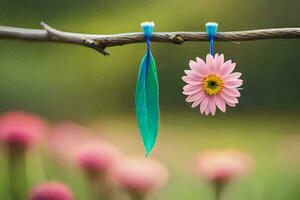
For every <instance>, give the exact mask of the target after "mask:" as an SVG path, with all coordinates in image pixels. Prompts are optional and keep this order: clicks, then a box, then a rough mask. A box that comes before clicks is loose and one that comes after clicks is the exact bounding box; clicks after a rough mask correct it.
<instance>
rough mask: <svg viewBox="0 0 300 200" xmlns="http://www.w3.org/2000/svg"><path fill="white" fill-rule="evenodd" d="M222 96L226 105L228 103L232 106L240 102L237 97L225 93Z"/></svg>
mask: <svg viewBox="0 0 300 200" xmlns="http://www.w3.org/2000/svg"><path fill="white" fill-rule="evenodd" d="M221 95H222V97H223V99H224V100H225V101H226V103H227V102H228V103H230V104H236V103H238V102H239V101H238V100H237V98H236V97H233V96H229V95H227V94H225V93H224V92H223V91H222V92H221Z"/></svg>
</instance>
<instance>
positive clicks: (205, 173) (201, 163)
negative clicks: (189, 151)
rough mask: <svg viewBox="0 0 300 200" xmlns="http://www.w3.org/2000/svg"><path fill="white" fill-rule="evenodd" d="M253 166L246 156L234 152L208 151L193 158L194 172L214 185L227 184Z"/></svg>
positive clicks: (246, 172) (252, 162) (250, 159)
mask: <svg viewBox="0 0 300 200" xmlns="http://www.w3.org/2000/svg"><path fill="white" fill-rule="evenodd" d="M253 165H254V161H253V159H252V158H251V157H250V156H249V155H248V154H246V153H243V152H241V151H235V150H223V151H217V150H209V151H205V152H202V153H200V154H199V155H198V156H196V158H195V172H196V173H197V174H198V175H199V176H200V177H201V178H203V179H205V180H207V181H210V182H212V183H215V184H220V183H221V184H223V183H227V182H229V181H230V180H232V179H235V178H238V177H241V176H244V175H246V174H248V173H249V171H250V170H251V169H252V168H253Z"/></svg>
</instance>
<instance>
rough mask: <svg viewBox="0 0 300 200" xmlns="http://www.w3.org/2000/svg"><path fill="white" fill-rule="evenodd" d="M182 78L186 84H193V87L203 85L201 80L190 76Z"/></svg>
mask: <svg viewBox="0 0 300 200" xmlns="http://www.w3.org/2000/svg"><path fill="white" fill-rule="evenodd" d="M181 78H182V80H183V81H184V82H186V83H188V84H191V85H200V84H201V80H198V79H194V78H192V77H190V76H183V77H181Z"/></svg>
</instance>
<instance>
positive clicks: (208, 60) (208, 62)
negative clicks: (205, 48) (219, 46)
mask: <svg viewBox="0 0 300 200" xmlns="http://www.w3.org/2000/svg"><path fill="white" fill-rule="evenodd" d="M214 64H215V63H214V58H213V57H212V55H210V54H207V56H206V68H207V69H208V73H214Z"/></svg>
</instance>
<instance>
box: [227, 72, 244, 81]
mask: <svg viewBox="0 0 300 200" xmlns="http://www.w3.org/2000/svg"><path fill="white" fill-rule="evenodd" d="M241 76H242V73H240V72H234V73H232V74H229V75H228V76H227V77H226V78H224V80H223V81H224V82H225V81H234V80H236V79H238V78H240V77H241Z"/></svg>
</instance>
